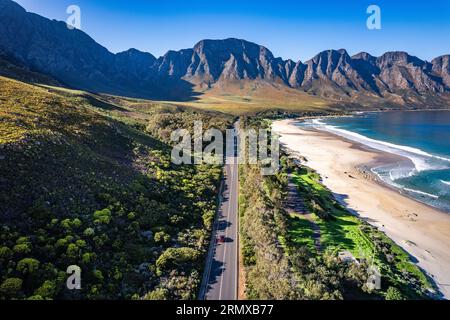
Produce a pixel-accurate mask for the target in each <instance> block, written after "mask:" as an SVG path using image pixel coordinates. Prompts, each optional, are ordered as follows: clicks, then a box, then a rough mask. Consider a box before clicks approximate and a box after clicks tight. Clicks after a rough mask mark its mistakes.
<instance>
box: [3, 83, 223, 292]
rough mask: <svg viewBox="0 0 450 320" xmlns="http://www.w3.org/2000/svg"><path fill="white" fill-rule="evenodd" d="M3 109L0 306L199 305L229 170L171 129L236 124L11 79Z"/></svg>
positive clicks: (214, 116)
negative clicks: (189, 152) (72, 284)
mask: <svg viewBox="0 0 450 320" xmlns="http://www.w3.org/2000/svg"><path fill="white" fill-rule="evenodd" d="M0 104H1V108H0V204H1V205H0V211H1V212H0V222H1V235H0V299H5V298H19V299H28V298H29V299H63V298H64V299H75V298H90V299H99V298H106V299H112V298H125V299H130V298H139V297H146V298H147V299H155V298H159V299H189V298H195V296H196V294H197V288H198V285H199V281H200V278H201V271H202V270H201V269H202V265H203V257H204V253H205V250H206V246H207V243H208V237H209V232H208V230H209V229H210V228H211V223H212V217H213V214H214V210H215V206H216V205H215V199H216V191H217V186H218V184H219V180H220V176H221V169H220V168H219V167H212V166H206V165H205V166H173V165H172V164H171V162H170V146H169V144H168V142H169V141H168V139H167V138H168V136H167V132H165V131H164V129H167V128H170V126H171V125H174V126H175V125H184V126H188V125H191V123H192V121H193V120H194V119H197V120H198V119H201V120H203V121H204V122H205V123H207V124H210V123H214V125H216V126H219V127H220V128H225V127H226V126H227V125H228V124H229V123H230V120H231V119H230V118H229V117H225V116H223V115H221V114H211V113H203V112H197V111H195V110H188V109H183V110H182V111H180V110H177V109H176V107H173V106H166V107H164V106H160V105H156V104H152V103H148V102H144V103H143V102H139V101H136V100H124V99H122V98H119V97H106V96H99V95H94V94H88V93H84V92H79V91H72V90H61V89H58V88H52V87H43V86H36V85H29V84H24V83H21V82H18V81H15V80H10V79H6V78H3V77H0ZM169 114H170V115H171V117H170V119H169V120H167V122H166V124H165V128H161V127H159V126H157V123H155V122H153V123H151V122H149V120H150V119H154V118H155V117H168V115H169ZM172 121H176V123H175V124H173V123H172ZM74 264H75V265H78V266H80V267H81V269H82V290H81V291H69V290H67V289H66V286H65V282H66V278H67V275H66V268H67V267H68V266H69V265H74Z"/></svg>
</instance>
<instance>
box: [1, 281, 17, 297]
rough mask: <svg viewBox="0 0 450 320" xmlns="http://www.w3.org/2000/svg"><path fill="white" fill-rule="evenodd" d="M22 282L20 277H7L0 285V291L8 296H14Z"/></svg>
mask: <svg viewBox="0 0 450 320" xmlns="http://www.w3.org/2000/svg"><path fill="white" fill-rule="evenodd" d="M22 283H23V281H22V279H19V278H8V279H6V280H5V281H3V283H2V285H1V286H0V293H1V294H2V295H4V296H6V297H8V298H15V297H17V295H18V293H19V292H20V290H21V289H22Z"/></svg>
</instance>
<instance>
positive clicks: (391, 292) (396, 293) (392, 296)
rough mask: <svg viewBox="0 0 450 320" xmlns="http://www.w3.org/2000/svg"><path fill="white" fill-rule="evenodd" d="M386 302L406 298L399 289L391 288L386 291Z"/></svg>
mask: <svg viewBox="0 0 450 320" xmlns="http://www.w3.org/2000/svg"><path fill="white" fill-rule="evenodd" d="M386 300H405V297H403V295H402V293H401V292H400V290H398V289H397V288H395V287H389V288H388V289H387V291H386Z"/></svg>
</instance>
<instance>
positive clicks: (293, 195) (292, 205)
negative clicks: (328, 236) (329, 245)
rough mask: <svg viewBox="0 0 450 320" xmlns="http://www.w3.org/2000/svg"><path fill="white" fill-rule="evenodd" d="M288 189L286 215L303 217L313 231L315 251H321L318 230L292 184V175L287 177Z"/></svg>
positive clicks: (295, 186)
mask: <svg viewBox="0 0 450 320" xmlns="http://www.w3.org/2000/svg"><path fill="white" fill-rule="evenodd" d="M288 179H289V180H288V188H287V192H288V193H287V197H286V203H285V207H286V211H287V212H288V213H296V214H298V215H301V216H302V217H304V218H305V219H306V220H307V221H309V223H310V224H311V227H312V230H313V239H314V245H315V246H316V249H317V251H321V244H320V228H319V226H318V225H317V223H316V222H315V221H314V218H313V216H312V214H311V213H310V212H309V211H308V209H307V208H306V205H305V202H304V200H303V198H302V197H301V196H300V195H299V193H298V187H297V185H296V184H295V183H294V181H293V178H292V175H291V174H289V176H288Z"/></svg>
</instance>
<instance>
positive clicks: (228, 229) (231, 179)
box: [205, 154, 239, 300]
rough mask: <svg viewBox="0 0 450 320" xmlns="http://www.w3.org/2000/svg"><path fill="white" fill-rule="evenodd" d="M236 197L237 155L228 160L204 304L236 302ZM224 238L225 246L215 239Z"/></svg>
mask: <svg viewBox="0 0 450 320" xmlns="http://www.w3.org/2000/svg"><path fill="white" fill-rule="evenodd" d="M238 194H239V178H238V164H237V160H236V154H234V155H231V156H229V157H227V164H226V165H225V180H224V186H223V192H222V201H221V204H220V209H219V217H218V224H217V228H216V232H215V238H213V241H214V246H213V251H212V255H211V261H210V263H209V264H208V267H207V268H208V269H207V270H206V272H207V277H208V281H207V285H206V288H205V299H206V300H237V298H238V297H237V291H238V241H239V238H238ZM222 235H223V236H225V242H223V243H219V242H217V241H216V239H219V238H220V237H221V236H222Z"/></svg>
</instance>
